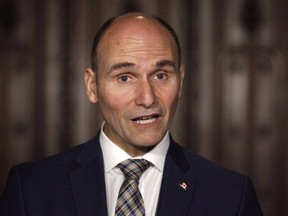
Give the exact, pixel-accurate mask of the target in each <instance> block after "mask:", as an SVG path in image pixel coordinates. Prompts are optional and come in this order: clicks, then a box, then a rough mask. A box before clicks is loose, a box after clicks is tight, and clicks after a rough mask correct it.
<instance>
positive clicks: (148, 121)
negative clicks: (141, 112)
mask: <svg viewBox="0 0 288 216" xmlns="http://www.w3.org/2000/svg"><path fill="white" fill-rule="evenodd" d="M159 117H160V115H158V114H153V115H150V116H141V117H137V118H134V119H132V121H134V122H136V123H137V124H141V125H144V124H151V123H153V122H155V121H156V120H157V118H159Z"/></svg>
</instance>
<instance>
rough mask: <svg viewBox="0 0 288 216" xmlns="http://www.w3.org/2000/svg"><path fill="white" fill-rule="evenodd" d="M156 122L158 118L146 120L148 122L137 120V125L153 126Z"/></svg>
mask: <svg viewBox="0 0 288 216" xmlns="http://www.w3.org/2000/svg"><path fill="white" fill-rule="evenodd" d="M155 121H156V118H150V119H146V120H137V121H136V123H137V124H141V125H144V124H151V123H153V122H155Z"/></svg>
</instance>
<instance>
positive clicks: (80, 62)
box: [0, 0, 288, 216]
mask: <svg viewBox="0 0 288 216" xmlns="http://www.w3.org/2000/svg"><path fill="white" fill-rule="evenodd" d="M128 11H144V12H147V13H150V14H153V15H158V16H160V17H162V18H164V19H165V20H167V21H168V22H169V23H170V24H171V25H172V26H173V27H174V28H175V30H176V31H177V32H178V35H179V38H180V41H181V44H182V55H183V62H184V64H185V65H186V77H185V78H186V80H185V83H184V93H183V96H182V99H181V101H180V104H179V107H178V112H177V113H176V116H175V119H174V122H173V125H172V129H171V131H172V134H173V136H174V138H175V139H176V140H177V141H178V142H179V143H180V144H181V145H183V146H186V147H187V148H190V149H191V150H193V151H195V152H197V153H199V154H200V155H203V156H204V157H206V158H208V159H210V160H213V161H215V162H216V163H218V164H220V165H222V166H225V167H227V168H230V169H233V170H236V171H238V172H241V173H243V174H246V175H249V176H250V177H251V178H252V180H253V182H254V184H255V188H256V191H257V195H258V197H259V200H260V202H261V206H262V208H263V210H264V213H265V215H267V216H275V215H277V216H280V215H283V216H285V215H288V207H287V206H288V147H287V141H288V135H287V132H288V130H287V124H288V87H287V86H288V78H287V74H288V68H287V62H288V12H287V11H288V1H287V0H25V1H23V0H0V193H1V192H2V190H3V187H4V184H5V181H6V178H7V175H8V172H9V169H10V168H11V166H12V165H14V164H17V163H21V162H24V161H27V160H37V159H40V158H43V157H45V156H48V155H51V154H55V153H57V152H60V151H63V150H65V149H67V148H69V147H71V146H74V145H77V144H79V143H81V142H84V141H86V140H88V139H90V138H91V137H92V136H94V135H95V134H96V133H97V131H98V129H99V126H100V124H101V122H102V119H101V117H100V115H99V112H98V109H97V107H95V106H94V105H92V104H90V103H89V102H88V100H87V98H86V93H85V87H84V78H83V75H84V73H83V72H84V70H85V69H86V68H87V67H89V66H90V50H91V46H92V40H93V37H94V34H95V32H96V31H97V29H98V27H99V26H100V24H101V23H103V22H104V21H105V20H106V19H107V18H109V17H111V16H114V15H119V14H121V13H123V12H128Z"/></svg>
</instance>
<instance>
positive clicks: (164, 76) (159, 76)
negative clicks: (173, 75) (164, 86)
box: [154, 73, 168, 80]
mask: <svg viewBox="0 0 288 216" xmlns="http://www.w3.org/2000/svg"><path fill="white" fill-rule="evenodd" d="M167 78H168V75H167V74H165V73H158V74H156V76H155V77H154V79H156V80H166V79H167Z"/></svg>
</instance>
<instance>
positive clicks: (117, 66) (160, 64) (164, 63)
mask: <svg viewBox="0 0 288 216" xmlns="http://www.w3.org/2000/svg"><path fill="white" fill-rule="evenodd" d="M154 65H155V67H156V68H162V67H166V66H169V67H172V68H173V69H175V68H176V67H175V63H174V62H173V61H171V60H160V61H158V62H156V64H154ZM134 67H136V64H134V63H131V62H120V63H117V64H114V65H113V66H112V67H111V68H110V70H109V72H108V73H111V72H112V71H114V70H119V69H122V68H134Z"/></svg>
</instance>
